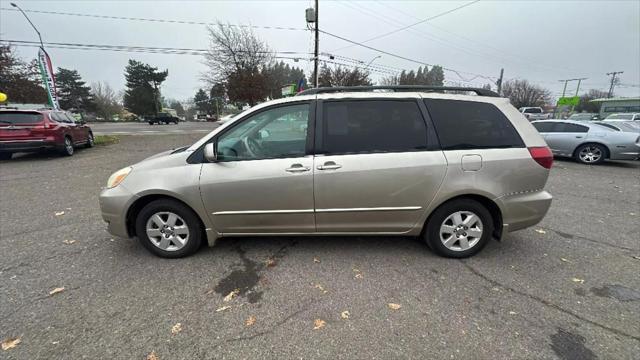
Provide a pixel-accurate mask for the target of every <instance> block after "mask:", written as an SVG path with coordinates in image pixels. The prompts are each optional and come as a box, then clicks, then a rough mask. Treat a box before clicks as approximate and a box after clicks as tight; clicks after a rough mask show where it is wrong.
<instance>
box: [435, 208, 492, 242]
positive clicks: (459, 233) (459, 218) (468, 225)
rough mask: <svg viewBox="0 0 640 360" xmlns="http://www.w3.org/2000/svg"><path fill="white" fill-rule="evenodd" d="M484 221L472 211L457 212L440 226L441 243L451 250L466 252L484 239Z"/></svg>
mask: <svg viewBox="0 0 640 360" xmlns="http://www.w3.org/2000/svg"><path fill="white" fill-rule="evenodd" d="M482 229H483V226H482V220H480V217H479V216H478V215H476V214H474V213H473V212H471V211H456V212H454V213H453V214H451V215H449V216H448V217H447V218H446V219H444V221H443V222H442V225H440V241H442V244H443V245H444V246H445V247H446V248H447V249H449V250H452V251H465V250H468V249H471V248H472V247H474V246H476V244H478V242H480V239H481V238H482Z"/></svg>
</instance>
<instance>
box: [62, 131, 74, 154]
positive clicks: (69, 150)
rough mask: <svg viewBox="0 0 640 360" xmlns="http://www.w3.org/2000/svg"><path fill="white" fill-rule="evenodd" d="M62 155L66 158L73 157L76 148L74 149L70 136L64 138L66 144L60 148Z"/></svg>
mask: <svg viewBox="0 0 640 360" xmlns="http://www.w3.org/2000/svg"><path fill="white" fill-rule="evenodd" d="M60 153H61V154H62V155H64V156H72V155H73V153H74V148H73V140H71V137H70V136H68V135H67V136H65V137H64V144H63V145H62V147H61V148H60Z"/></svg>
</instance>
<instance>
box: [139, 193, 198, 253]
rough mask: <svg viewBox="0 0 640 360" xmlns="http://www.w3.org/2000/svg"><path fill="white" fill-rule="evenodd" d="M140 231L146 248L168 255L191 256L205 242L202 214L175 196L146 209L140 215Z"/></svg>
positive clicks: (149, 205) (154, 203)
mask: <svg viewBox="0 0 640 360" xmlns="http://www.w3.org/2000/svg"><path fill="white" fill-rule="evenodd" d="M136 234H137V236H138V238H139V239H140V242H141V243H142V245H143V246H144V247H146V248H147V249H148V250H149V251H151V252H152V253H154V254H156V255H158V256H160V257H165V258H179V257H184V256H187V255H191V254H193V253H194V252H195V251H196V250H198V248H199V247H200V243H201V241H202V229H201V227H200V221H199V220H198V216H197V215H196V214H195V213H194V212H193V211H192V210H191V209H189V208H188V207H187V206H185V205H184V204H182V203H180V202H178V201H175V200H171V199H161V200H156V201H152V202H150V203H149V204H147V205H146V206H145V207H144V208H142V210H141V211H140V213H139V214H138V216H137V218H136Z"/></svg>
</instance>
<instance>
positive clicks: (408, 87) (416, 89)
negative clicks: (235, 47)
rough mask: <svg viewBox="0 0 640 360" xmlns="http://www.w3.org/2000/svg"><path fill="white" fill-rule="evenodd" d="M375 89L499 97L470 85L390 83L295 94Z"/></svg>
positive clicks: (332, 88)
mask: <svg viewBox="0 0 640 360" xmlns="http://www.w3.org/2000/svg"><path fill="white" fill-rule="evenodd" d="M375 90H389V91H393V92H403V91H404V92H407V91H414V92H421V91H425V92H445V91H470V92H475V93H476V94H477V95H478V96H489V97H500V95H498V93H496V92H495V91H491V90H487V89H482V88H471V87H459V86H426V85H391V86H336V87H320V88H313V89H307V90H304V91H301V92H299V93H298V94H297V95H313V94H327V93H337V92H367V91H375Z"/></svg>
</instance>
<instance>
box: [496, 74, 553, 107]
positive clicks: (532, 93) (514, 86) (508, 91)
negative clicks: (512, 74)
mask: <svg viewBox="0 0 640 360" xmlns="http://www.w3.org/2000/svg"><path fill="white" fill-rule="evenodd" d="M502 94H503V95H504V96H505V97H507V98H509V100H510V101H511V104H512V105H513V106H515V107H517V108H520V107H523V106H543V105H545V104H549V103H550V102H551V91H549V90H548V89H545V88H543V87H541V86H538V85H534V84H531V83H529V82H528V81H527V80H509V81H507V82H505V83H504V85H503V86H502Z"/></svg>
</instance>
